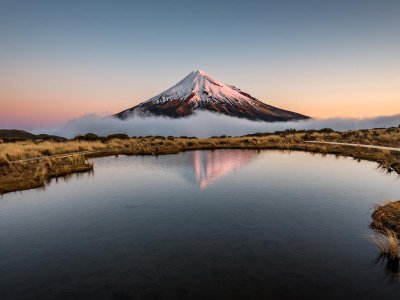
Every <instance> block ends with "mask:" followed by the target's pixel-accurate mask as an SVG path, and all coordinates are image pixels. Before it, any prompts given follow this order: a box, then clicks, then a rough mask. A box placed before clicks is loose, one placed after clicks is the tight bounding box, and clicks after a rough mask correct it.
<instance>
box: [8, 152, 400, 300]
mask: <svg viewBox="0 0 400 300" xmlns="http://www.w3.org/2000/svg"><path fill="white" fill-rule="evenodd" d="M399 198H400V179H399V178H398V176H397V175H395V174H392V175H388V174H385V173H384V172H382V171H381V170H378V169H377V165H376V164H375V163H370V162H356V161H354V160H352V159H349V158H335V157H333V156H327V157H322V156H319V155H316V156H312V155H311V154H308V153H303V152H296V153H282V152H278V151H261V152H257V151H250V150H249V151H247V150H245V151H244V150H218V151H194V152H186V153H181V154H178V155H167V156H160V157H150V156H146V157H139V156H134V157H117V158H116V157H111V158H110V157H108V158H99V159H95V171H94V173H93V174H84V175H80V176H76V175H74V176H72V177H69V178H66V179H59V180H58V181H56V180H53V181H51V182H50V184H49V185H48V186H47V187H46V188H45V189H36V190H30V191H24V192H18V193H13V194H6V195H4V196H3V197H1V198H0V299H3V300H4V299H268V298H269V299H310V298H320V299H321V298H324V299H356V298H357V299H378V298H385V299H399V297H400V281H399V279H398V277H397V275H396V272H395V271H394V270H389V268H388V266H387V265H386V263H385V261H379V260H378V258H377V254H378V253H377V250H376V247H375V246H374V245H373V244H372V242H371V241H370V240H369V238H368V235H369V234H370V233H371V231H370V230H369V228H368V224H369V222H370V218H371V217H370V215H371V209H372V205H373V203H376V202H381V201H383V200H386V199H399ZM395 267H396V266H395Z"/></svg>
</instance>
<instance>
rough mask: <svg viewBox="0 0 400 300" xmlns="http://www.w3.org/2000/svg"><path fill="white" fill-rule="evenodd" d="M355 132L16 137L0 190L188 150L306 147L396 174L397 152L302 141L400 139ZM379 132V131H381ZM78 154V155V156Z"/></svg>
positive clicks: (6, 146) (3, 147) (0, 170)
mask: <svg viewBox="0 0 400 300" xmlns="http://www.w3.org/2000/svg"><path fill="white" fill-rule="evenodd" d="M388 130H389V129H382V130H380V129H379V130H378V129H377V130H372V131H370V130H369V131H357V132H355V133H354V132H343V133H339V132H332V131H331V130H321V131H293V130H288V131H284V132H276V133H262V134H261V133H258V134H253V135H247V136H242V137H226V136H222V137H212V138H207V139H197V138H190V137H171V136H169V137H162V136H155V137H153V136H150V137H133V138H122V137H121V138H119V136H118V135H117V136H116V138H111V139H100V138H99V139H97V140H96V139H95V138H94V139H93V140H91V141H85V140H69V141H40V142H38V141H21V142H15V143H0V193H5V192H10V191H17V190H21V189H26V188H29V187H31V188H35V187H37V186H42V185H43V184H45V182H46V180H48V179H49V178H51V177H56V176H62V175H66V174H70V173H74V172H83V171H88V170H91V169H93V165H91V164H90V163H88V162H87V161H86V159H87V158H90V157H100V156H108V155H119V154H121V155H163V154H175V153H179V152H181V151H189V150H214V149H274V150H288V151H307V152H311V153H320V154H322V155H327V154H333V155H337V156H348V157H353V158H354V159H357V160H370V161H375V162H377V163H378V164H379V165H380V166H381V168H383V169H386V170H393V171H396V172H397V173H399V174H400V153H395V152H393V151H388V150H380V149H368V148H361V147H352V146H344V145H329V144H317V143H304V141H307V140H310V139H311V140H321V141H338V142H340V141H343V138H344V137H349V136H350V137H352V138H353V140H351V141H349V140H347V141H346V142H354V141H355V140H357V141H359V142H362V143H367V141H369V142H373V141H376V140H378V139H379V140H380V143H383V146H393V145H394V144H396V143H397V142H398V141H399V140H400V134H399V129H397V128H394V129H390V131H388ZM381 135H382V136H381ZM78 154H79V155H78Z"/></svg>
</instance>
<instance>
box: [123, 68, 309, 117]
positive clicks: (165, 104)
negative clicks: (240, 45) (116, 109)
mask: <svg viewBox="0 0 400 300" xmlns="http://www.w3.org/2000/svg"><path fill="white" fill-rule="evenodd" d="M195 110H209V111H213V112H217V113H222V114H226V115H231V116H236V117H241V118H248V119H252V120H264V121H284V120H289V119H305V118H308V117H306V116H303V115H300V114H296V113H292V112H289V111H285V110H281V109H278V108H276V107H273V106H270V105H267V104H265V103H263V102H261V101H259V100H257V99H256V98H254V97H252V96H250V95H249V94H247V93H244V92H242V91H241V90H240V89H238V88H236V87H234V86H229V85H227V84H224V83H222V82H220V81H218V80H216V79H215V78H214V77H212V76H211V75H209V74H207V73H206V72H205V71H203V70H197V71H193V72H191V73H190V74H189V75H187V76H186V77H185V78H183V79H182V80H181V81H179V82H178V83H177V84H175V85H174V86H172V87H171V88H169V89H167V90H166V91H164V92H162V93H160V94H158V95H156V96H154V97H152V98H150V99H149V100H147V101H145V102H142V103H141V104H139V105H137V106H135V107H132V108H131V109H128V110H125V111H123V112H121V113H119V114H117V117H119V118H121V119H125V118H127V117H129V116H131V115H132V114H140V115H147V114H155V115H166V116H170V117H183V116H188V115H191V114H192V113H193V112H194V111H195Z"/></svg>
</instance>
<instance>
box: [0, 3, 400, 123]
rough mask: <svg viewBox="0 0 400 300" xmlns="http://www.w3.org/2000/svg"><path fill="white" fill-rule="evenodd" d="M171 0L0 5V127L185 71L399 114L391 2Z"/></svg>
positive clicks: (108, 101) (144, 92)
mask: <svg viewBox="0 0 400 300" xmlns="http://www.w3.org/2000/svg"><path fill="white" fill-rule="evenodd" d="M178 2H179V1H178ZM205 2H207V1H205ZM323 2H325V1H323ZM28 3H29V2H28ZM346 3H347V2H346ZM178 4H179V3H175V2H174V1H172V2H171V3H169V4H168V5H169V6H166V5H167V4H160V3H159V4H157V5H155V4H154V3H153V4H143V3H142V4H140V5H139V4H137V3H135V2H122V3H121V4H120V5H118V6H117V5H112V3H110V2H108V1H98V2H96V5H95V6H93V5H92V6H91V5H89V4H87V3H86V4H85V3H80V4H74V5H69V4H68V3H67V2H64V3H63V2H59V3H54V1H43V2H40V3H30V4H27V3H25V4H24V5H22V4H20V3H19V2H15V3H14V2H7V4H5V3H1V4H0V40H1V45H2V47H0V105H1V109H0V127H4V128H7V127H15V128H17V127H21V128H32V127H36V126H45V125H46V126H47V125H49V124H56V123H59V122H65V121H67V120H69V119H71V118H75V117H79V116H82V115H85V114H89V113H96V114H110V113H117V112H119V111H121V110H124V109H126V108H129V107H132V106H134V105H136V104H138V103H140V102H142V101H144V100H147V99H148V98H150V97H152V96H154V95H156V94H158V93H160V92H162V91H163V90H165V89H167V88H169V87H170V86H172V85H173V84H175V83H177V82H178V81H179V80H181V79H182V78H183V77H184V76H186V75H187V74H188V73H190V72H191V71H193V70H196V69H203V70H205V71H206V72H208V73H210V74H211V75H213V76H214V77H215V78H216V79H218V80H219V81H222V82H225V83H227V84H231V85H235V86H237V87H239V88H241V89H242V90H244V91H246V92H248V93H250V94H251V95H253V96H254V97H256V98H258V99H260V100H261V101H264V102H266V103H268V104H271V105H274V106H277V107H280V108H284V109H288V110H292V111H296V112H299V113H302V114H306V115H309V116H312V117H317V118H329V117H355V118H363V117H371V116H379V115H394V114H398V113H400V72H399V70H400V55H399V53H400V35H399V34H398V33H399V31H400V18H398V13H399V11H400V5H399V2H395V1H394V2H390V5H389V2H388V3H387V5H386V6H385V5H379V2H377V1H362V5H360V4H359V3H357V1H355V2H354V3H353V2H351V3H347V4H344V3H343V4H336V5H333V4H329V3H327V2H326V3H319V2H313V3H311V2H310V3H308V4H307V3H306V2H305V3H303V4H302V5H300V4H295V3H291V5H276V4H274V3H269V2H259V1H254V2H251V3H247V5H244V4H243V3H241V2H240V3H239V2H237V3H236V2H235V4H236V5H232V6H229V7H226V6H225V5H223V3H222V4H219V3H214V7H215V8H216V10H215V11H210V12H208V13H207V14H206V15H204V13H202V12H201V11H198V10H196V9H194V7H192V6H191V4H190V3H189V2H188V3H187V5H178ZM165 10H168V11H169V15H168V22H165V20H164V19H163V16H164V13H165ZM229 20H231V21H229ZM232 20H235V21H232Z"/></svg>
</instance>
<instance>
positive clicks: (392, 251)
mask: <svg viewBox="0 0 400 300" xmlns="http://www.w3.org/2000/svg"><path fill="white" fill-rule="evenodd" d="M371 238H372V241H373V242H374V243H375V245H376V246H377V247H378V249H379V251H380V253H381V254H382V255H384V256H385V257H386V258H388V259H390V260H399V259H400V245H399V240H398V238H397V234H396V232H394V231H392V230H389V229H387V230H385V231H383V232H376V233H375V234H374V235H373V236H372V237H371Z"/></svg>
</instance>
